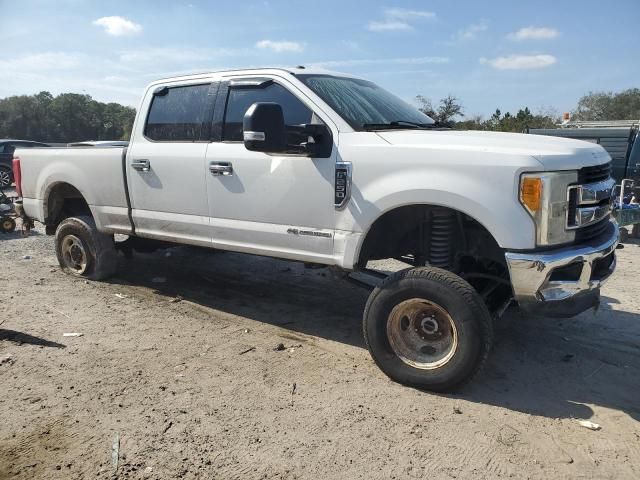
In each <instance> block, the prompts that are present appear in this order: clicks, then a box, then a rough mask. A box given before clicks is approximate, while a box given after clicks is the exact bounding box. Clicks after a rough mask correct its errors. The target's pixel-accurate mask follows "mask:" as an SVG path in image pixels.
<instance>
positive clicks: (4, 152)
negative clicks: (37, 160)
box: [0, 138, 49, 187]
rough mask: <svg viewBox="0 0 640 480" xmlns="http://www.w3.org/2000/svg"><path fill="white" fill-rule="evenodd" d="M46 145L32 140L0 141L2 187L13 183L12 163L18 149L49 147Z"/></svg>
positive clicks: (0, 178)
mask: <svg viewBox="0 0 640 480" xmlns="http://www.w3.org/2000/svg"><path fill="white" fill-rule="evenodd" d="M48 146H49V145H47V144H46V143H40V142H32V141H30V140H12V139H8V138H4V139H0V187H8V186H9V185H11V184H12V183H13V172H12V169H11V161H12V159H13V152H14V150H15V149H16V148H32V147H48Z"/></svg>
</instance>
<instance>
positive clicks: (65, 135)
mask: <svg viewBox="0 0 640 480" xmlns="http://www.w3.org/2000/svg"><path fill="white" fill-rule="evenodd" d="M135 113H136V112H135V109H133V108H131V107H126V106H124V105H120V104H118V103H102V102H98V101H96V100H94V99H93V98H91V96H89V95H80V94H76V93H63V94H60V95H58V96H55V97H54V96H53V95H51V94H50V93H49V92H40V93H38V94H36V95H20V96H14V97H7V98H4V99H0V138H7V137H11V138H20V139H25V140H37V141H42V142H59V143H69V142H75V141H82V140H128V139H129V135H130V132H131V127H132V125H133V120H134V118H135Z"/></svg>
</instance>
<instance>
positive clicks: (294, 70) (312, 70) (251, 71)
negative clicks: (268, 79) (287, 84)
mask: <svg viewBox="0 0 640 480" xmlns="http://www.w3.org/2000/svg"><path fill="white" fill-rule="evenodd" d="M283 73H286V74H290V75H294V76H295V75H298V74H305V75H333V76H336V77H347V78H358V77H356V76H354V75H350V74H347V73H342V72H334V71H331V70H325V69H323V68H317V67H309V68H307V67H304V66H297V67H289V68H286V67H262V68H243V69H229V70H211V71H207V72H200V73H193V74H187V75H179V76H173V77H166V78H160V79H158V80H155V81H153V82H151V83H150V84H149V86H156V85H159V84H163V83H168V82H175V81H188V80H199V79H205V78H207V77H210V76H211V75H220V74H222V76H223V77H227V76H228V77H232V76H235V75H269V74H271V75H274V74H275V75H282V74H283Z"/></svg>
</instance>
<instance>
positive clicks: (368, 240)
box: [14, 68, 618, 391]
mask: <svg viewBox="0 0 640 480" xmlns="http://www.w3.org/2000/svg"><path fill="white" fill-rule="evenodd" d="M53 158H55V160H56V161H55V162H53V161H52V159H53ZM14 168H15V172H16V179H17V188H18V191H19V193H20V194H21V195H22V197H23V198H22V202H23V215H24V216H25V217H27V218H33V219H36V220H38V221H40V222H42V223H44V224H45V225H46V231H47V233H49V234H55V246H56V254H57V256H58V260H59V262H60V265H61V266H62V268H63V269H64V270H65V271H66V272H68V273H70V274H72V275H77V276H81V277H86V278H89V279H94V280H100V279H104V278H107V277H109V276H111V275H114V274H115V273H116V269H117V267H118V259H117V255H116V252H117V250H116V245H115V243H114V234H125V235H128V236H129V240H128V243H129V246H130V247H131V248H133V249H134V250H138V249H139V250H142V251H145V250H148V249H150V248H154V247H156V246H159V245H174V244H188V245H197V246H203V247H210V248H216V249H222V250H230V251H235V252H244V253H250V254H257V255H264V256H270V257H277V258H284V259H290V260H295V261H300V262H307V263H313V264H320V265H326V266H331V267H334V268H337V269H340V270H341V271H344V272H345V273H346V274H349V275H350V276H351V277H352V278H354V279H359V281H360V282H364V283H367V284H370V285H371V286H373V287H374V288H373V291H372V293H371V295H370V297H369V299H368V301H367V304H366V307H365V311H364V315H363V330H364V337H365V340H366V344H367V347H368V348H369V350H370V352H371V355H372V357H373V359H374V361H375V362H376V363H377V364H378V366H379V367H380V368H381V369H382V370H383V371H384V372H385V373H386V374H387V375H388V376H389V377H391V378H392V379H394V380H396V381H398V382H401V383H403V384H406V385H410V386H414V387H419V388H424V389H430V390H436V391H449V390H452V389H455V388H457V387H459V386H460V385H462V384H464V383H465V382H467V381H469V380H470V379H471V378H472V377H473V376H474V375H475V374H476V372H477V371H478V370H479V368H480V367H481V365H482V364H483V363H484V362H485V360H486V358H487V356H488V354H489V350H490V348H491V344H492V340H493V333H492V332H493V330H492V319H493V318H494V317H496V316H499V315H501V314H502V313H503V312H504V310H505V309H506V307H507V306H508V305H509V304H510V303H511V302H512V301H515V302H516V303H517V304H518V305H519V306H520V308H521V309H522V310H524V311H526V312H530V313H533V314H543V315H550V316H565V317H566V316H573V315H577V314H579V313H580V312H583V311H585V310H587V309H589V308H592V307H595V306H597V305H598V303H599V291H600V287H601V285H602V284H603V282H605V281H606V280H607V278H608V277H609V276H610V275H611V273H612V272H613V270H614V268H615V253H614V251H615V249H616V246H617V244H618V230H617V228H616V227H615V224H614V223H613V222H612V221H611V217H610V213H611V202H612V188H613V186H614V181H613V179H612V178H611V176H610V174H611V165H610V157H609V155H608V154H607V152H605V151H604V150H603V149H602V147H600V146H598V145H595V144H590V143H586V142H581V141H575V140H569V139H564V138H551V137H541V136H533V135H521V134H509V133H495V132H477V131H476V132H466V131H451V130H446V129H442V128H439V127H438V126H437V125H435V123H434V122H433V120H432V119H431V118H429V117H428V116H426V115H424V114H422V113H420V112H419V111H417V110H416V109H415V108H414V107H412V106H410V105H408V104H406V103H405V102H403V101H402V100H400V99H398V98H397V97H395V96H394V95H392V94H390V93H389V92H387V91H385V90H383V89H382V88H380V87H378V86H377V85H375V84H373V83H371V82H369V81H366V80H363V79H360V78H355V77H352V76H348V75H343V74H338V73H335V74H334V73H331V74H329V73H327V72H326V71H317V72H314V71H311V70H308V69H303V68H294V69H255V70H237V71H222V72H212V73H205V74H200V75H191V76H183V77H176V78H170V79H163V80H159V81H157V82H154V83H152V84H151V85H149V87H148V88H147V90H146V92H145V93H144V96H143V99H142V101H141V103H140V106H139V108H138V115H137V118H136V120H135V123H134V126H133V132H132V135H131V143H130V144H129V146H128V147H127V148H116V147H110V148H100V147H96V148H69V149H19V150H17V151H16V158H15V159H14ZM98 180H99V181H98ZM386 258H394V259H398V260H400V261H402V262H404V263H406V264H407V267H408V268H407V269H405V270H402V271H399V272H397V273H394V274H391V275H383V274H381V273H379V272H377V271H373V270H370V269H368V268H367V265H368V263H369V262H370V261H372V260H377V259H386ZM211 294H212V295H215V292H212V293H211ZM330 301H331V299H330V298H327V302H330ZM531 321H535V320H534V319H532V320H531Z"/></svg>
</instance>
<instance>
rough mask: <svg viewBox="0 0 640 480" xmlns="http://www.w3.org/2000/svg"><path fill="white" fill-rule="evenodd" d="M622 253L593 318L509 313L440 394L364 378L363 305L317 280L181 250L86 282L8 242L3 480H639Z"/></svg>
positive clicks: (356, 291) (637, 255)
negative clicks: (486, 353) (459, 379)
mask: <svg viewBox="0 0 640 480" xmlns="http://www.w3.org/2000/svg"><path fill="white" fill-rule="evenodd" d="M618 252H619V268H618V272H617V273H616V275H615V276H614V278H613V279H612V280H611V281H610V283H609V284H608V285H607V286H606V288H605V289H604V291H603V297H604V303H603V305H602V307H601V308H600V310H599V311H598V312H597V313H596V314H594V313H593V312H589V313H585V314H583V315H580V316H579V317H577V318H575V319H571V320H552V319H547V318H533V317H525V316H522V315H520V314H519V313H518V312H517V311H510V312H508V313H507V314H506V315H505V317H503V318H502V319H501V320H500V321H498V322H497V324H496V330H497V333H496V342H495V343H496V344H495V348H494V351H493V353H492V356H491V358H490V360H489V362H488V364H487V366H486V368H485V369H484V370H483V372H482V373H481V374H480V375H479V376H478V377H476V379H475V380H474V381H473V383H472V384H470V385H468V386H467V387H465V388H464V389H463V390H462V391H461V392H460V393H458V394H455V395H435V394H430V393H425V392H420V391H417V390H414V389H410V388H405V387H402V386H400V385H398V384H395V383H393V382H391V381H390V380H389V379H387V378H386V377H385V376H384V375H383V374H382V373H381V372H380V371H379V370H378V369H377V368H376V367H375V365H374V364H373V362H372V360H371V359H370V357H369V354H368V352H367V351H366V349H365V348H364V345H363V340H362V336H361V326H360V322H361V314H362V310H363V307H364V303H365V301H366V298H367V292H366V291H364V290H362V289H360V288H358V287H356V286H354V285H352V284H350V283H347V282H345V281H344V280H341V279H337V278H335V277H334V276H332V275H331V273H330V272H329V271H328V270H327V269H319V270H309V269H305V268H304V267H303V266H302V265H299V264H295V263H290V262H284V261H276V260H270V259H265V258H259V257H251V256H245V255H239V254H232V253H211V252H207V251H203V250H196V249H190V248H186V247H179V248H174V249H171V250H169V251H166V252H157V253H154V254H148V255H135V257H134V258H133V260H130V261H127V260H125V259H124V258H122V259H121V265H120V272H121V273H120V274H119V276H118V277H116V278H115V279H113V280H110V281H108V282H103V283H94V282H87V281H84V280H80V279H75V278H72V277H69V276H66V275H64V274H63V273H61V272H60V270H59V269H58V267H57V262H56V259H55V256H54V251H53V242H52V238H51V237H47V236H45V235H44V233H43V231H42V230H41V229H37V230H36V231H35V232H34V233H33V234H32V235H31V236H29V237H22V236H20V234H18V233H15V234H11V235H4V236H0V281H1V283H0V285H2V289H1V290H0V307H1V313H0V322H1V325H0V359H1V360H0V362H1V364H0V385H1V386H2V394H1V395H0V478H2V479H4V478H23V479H33V478H47V479H56V478H64V479H74V478H114V477H118V478H158V479H170V478H171V479H172V478H220V479H233V478H238V479H259V478H265V479H266V478H268V479H272V478H276V479H278V478H281V479H317V478H323V479H327V480H328V479H345V478H349V479H405V478H430V479H449V478H480V479H482V478H491V479H494V478H534V479H538V478H539V479H547V478H580V479H588V478H598V479H604V478H611V479H614V478H615V479H637V478H640V423H639V420H640V382H639V381H638V379H639V374H638V371H639V369H640V296H639V295H638V293H639V292H638V286H639V285H640V283H639V282H638V279H637V275H638V265H640V246H639V245H637V244H628V245H627V246H626V248H625V249H624V250H619V251H618ZM163 280H164V281H163ZM74 332H77V333H82V336H80V337H69V336H64V335H63V334H64V333H74ZM278 344H283V345H284V346H285V349H284V350H276V349H275V348H276V347H277V346H278ZM579 420H590V421H592V422H595V423H598V424H599V425H601V430H599V431H592V430H589V429H587V428H585V427H583V426H581V425H580V424H579ZM114 445H115V446H114ZM114 450H115V453H114ZM114 458H117V462H118V466H117V470H115V469H114V461H113V459H114ZM114 472H115V473H114Z"/></svg>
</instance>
